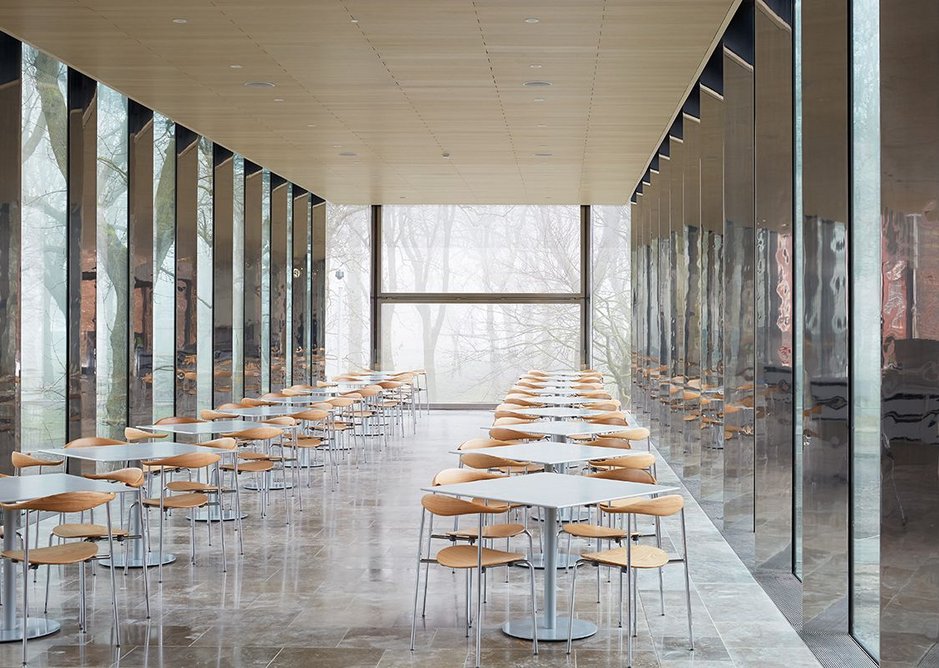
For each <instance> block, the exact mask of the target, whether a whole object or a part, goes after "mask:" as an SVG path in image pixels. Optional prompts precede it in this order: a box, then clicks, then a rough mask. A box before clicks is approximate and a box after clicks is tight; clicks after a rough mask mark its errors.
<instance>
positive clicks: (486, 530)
mask: <svg viewBox="0 0 939 668" xmlns="http://www.w3.org/2000/svg"><path fill="white" fill-rule="evenodd" d="M522 533H525V526H524V525H522V524H490V525H487V526H484V527H483V538H493V539H494V538H514V537H515V536H518V535H520V534H522ZM447 535H448V536H453V537H454V538H471V539H476V538H477V537H478V536H479V527H468V528H466V529H457V530H455V531H448V532H447Z"/></svg>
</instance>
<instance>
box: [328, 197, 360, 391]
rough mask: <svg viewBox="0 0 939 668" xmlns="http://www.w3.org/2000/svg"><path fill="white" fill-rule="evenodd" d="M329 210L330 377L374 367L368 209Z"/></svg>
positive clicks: (334, 206) (345, 206) (336, 206)
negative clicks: (370, 340) (371, 342)
mask: <svg viewBox="0 0 939 668" xmlns="http://www.w3.org/2000/svg"><path fill="white" fill-rule="evenodd" d="M325 209H326V212H325V213H326V223H325V231H326V240H325V242H326V247H325V251H326V262H325V268H326V281H325V283H326V295H325V296H326V323H325V329H326V331H325V334H326V339H325V344H326V345H325V348H326V375H327V376H334V375H336V374H338V373H342V372H345V371H350V370H352V369H364V368H368V367H369V365H370V360H369V329H370V327H371V324H370V323H371V317H370V313H371V311H370V308H369V272H370V270H371V269H370V265H369V257H370V244H371V241H370V239H371V218H370V209H369V207H368V206H365V205H359V204H331V203H327V204H326V205H325Z"/></svg>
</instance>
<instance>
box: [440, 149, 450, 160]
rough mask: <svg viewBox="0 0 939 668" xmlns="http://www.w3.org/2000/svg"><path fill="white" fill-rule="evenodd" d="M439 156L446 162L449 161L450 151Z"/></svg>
mask: <svg viewBox="0 0 939 668" xmlns="http://www.w3.org/2000/svg"><path fill="white" fill-rule="evenodd" d="M441 155H442V156H443V157H444V158H446V159H447V160H449V159H450V151H444V152H443V153H442V154H441Z"/></svg>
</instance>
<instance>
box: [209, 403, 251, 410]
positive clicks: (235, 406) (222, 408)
mask: <svg viewBox="0 0 939 668" xmlns="http://www.w3.org/2000/svg"><path fill="white" fill-rule="evenodd" d="M244 407H245V406H244V404H235V403H227V404H222V405H221V406H216V407H215V410H217V411H224V410H226V409H228V410H231V409H233V408H244Z"/></svg>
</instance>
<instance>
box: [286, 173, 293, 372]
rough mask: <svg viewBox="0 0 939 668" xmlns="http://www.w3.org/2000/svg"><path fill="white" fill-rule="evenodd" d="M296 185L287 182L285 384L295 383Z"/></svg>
mask: <svg viewBox="0 0 939 668" xmlns="http://www.w3.org/2000/svg"><path fill="white" fill-rule="evenodd" d="M293 193H294V186H293V184H292V183H288V184H287V222H286V227H287V239H286V242H287V243H286V250H285V251H284V283H285V285H284V301H285V302H286V304H285V309H286V311H285V317H284V385H288V386H289V385H291V384H293V380H292V379H293V350H294V341H293V205H294V199H293Z"/></svg>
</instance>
